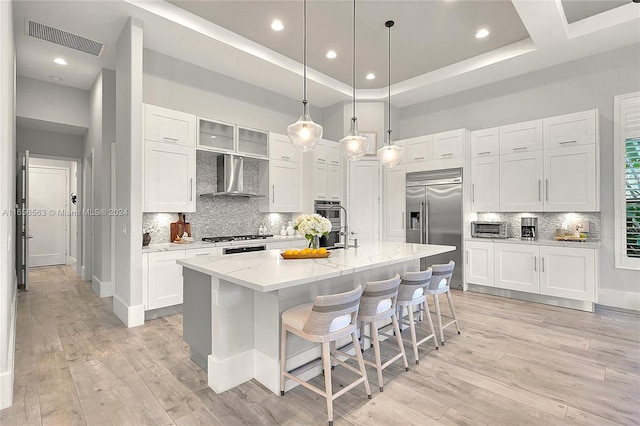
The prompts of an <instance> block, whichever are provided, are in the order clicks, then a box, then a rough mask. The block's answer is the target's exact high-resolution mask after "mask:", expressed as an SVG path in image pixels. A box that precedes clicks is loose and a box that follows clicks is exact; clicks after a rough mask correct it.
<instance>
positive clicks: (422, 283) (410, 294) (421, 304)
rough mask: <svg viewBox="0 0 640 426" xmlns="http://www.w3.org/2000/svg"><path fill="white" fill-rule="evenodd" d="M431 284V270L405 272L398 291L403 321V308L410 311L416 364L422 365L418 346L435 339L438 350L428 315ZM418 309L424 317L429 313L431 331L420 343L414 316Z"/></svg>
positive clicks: (435, 341)
mask: <svg viewBox="0 0 640 426" xmlns="http://www.w3.org/2000/svg"><path fill="white" fill-rule="evenodd" d="M430 282H431V268H429V269H427V270H426V271H418V272H405V273H404V275H403V276H402V281H401V282H400V288H399V289H398V302H397V303H398V307H399V308H400V316H401V319H402V318H404V315H403V314H402V308H404V307H407V308H408V311H409V330H410V331H411V345H412V346H413V356H414V357H415V360H416V364H420V356H419V355H418V346H419V345H421V344H423V343H425V342H426V341H428V340H429V339H433V342H434V343H435V345H436V349H438V339H437V338H436V332H435V330H434V328H433V322H432V321H431V316H430V315H429V314H428V312H429V311H428V308H427V304H426V301H427V296H426V295H425V288H426V287H427V286H428V285H429V283H430ZM416 306H417V307H418V312H419V314H420V316H421V317H422V311H423V310H424V311H426V312H427V321H428V323H429V330H430V331H431V334H429V335H428V336H426V337H425V338H423V339H421V340H420V341H418V339H417V337H416V322H415V318H414V316H413V309H414V308H415V307H416Z"/></svg>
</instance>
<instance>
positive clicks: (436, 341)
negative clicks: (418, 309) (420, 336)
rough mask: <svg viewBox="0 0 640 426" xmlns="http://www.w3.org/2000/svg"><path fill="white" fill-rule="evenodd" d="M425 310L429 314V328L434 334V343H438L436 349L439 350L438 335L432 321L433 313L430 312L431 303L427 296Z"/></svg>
mask: <svg viewBox="0 0 640 426" xmlns="http://www.w3.org/2000/svg"><path fill="white" fill-rule="evenodd" d="M423 303H424V312H425V315H426V316H427V322H429V330H431V335H432V336H433V343H435V344H436V350H439V349H440V348H439V347H438V336H436V330H435V329H434V328H433V321H431V313H430V312H429V304H428V303H427V298H426V297H425V299H424V302H423Z"/></svg>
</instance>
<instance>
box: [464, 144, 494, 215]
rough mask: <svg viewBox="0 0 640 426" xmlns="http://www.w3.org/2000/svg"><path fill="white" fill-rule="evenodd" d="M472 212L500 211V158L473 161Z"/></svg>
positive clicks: (480, 158)
mask: <svg viewBox="0 0 640 426" xmlns="http://www.w3.org/2000/svg"><path fill="white" fill-rule="evenodd" d="M471 211H474V212H497V211H500V157H499V156H497V155H496V156H491V157H477V158H472V159H471Z"/></svg>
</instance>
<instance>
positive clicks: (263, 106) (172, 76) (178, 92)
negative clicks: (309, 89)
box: [144, 49, 322, 134]
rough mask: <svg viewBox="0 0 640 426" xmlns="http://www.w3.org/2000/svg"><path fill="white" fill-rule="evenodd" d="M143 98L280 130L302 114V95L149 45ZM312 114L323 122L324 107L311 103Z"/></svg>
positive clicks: (145, 100)
mask: <svg viewBox="0 0 640 426" xmlns="http://www.w3.org/2000/svg"><path fill="white" fill-rule="evenodd" d="M144 102H145V103H149V104H152V105H158V106H162V107H165V108H171V109H175V110H178V111H184V112H188V113H192V114H196V115H200V116H203V117H207V118H211V119H214V120H220V121H225V122H229V123H234V124H241V125H244V126H248V127H253V128H256V129H260V130H267V131H271V132H276V133H281V134H286V133H287V126H288V125H289V124H291V123H294V122H295V121H297V120H298V118H299V117H300V115H301V114H302V103H301V101H300V100H296V99H291V98H288V97H286V96H282V95H279V94H277V93H274V92H270V91H268V90H265V89H262V88H259V87H256V86H252V85H250V84H247V83H244V82H242V81H239V80H235V79H233V78H230V77H226V76H223V75H221V74H218V73H215V72H213V71H209V70H206V69H204V68H201V67H198V66H196V65H193V64H189V63H187V62H183V61H180V60H178V59H175V58H171V57H169V56H166V55H163V54H160V53H157V52H155V51H152V50H149V49H145V50H144ZM311 116H312V118H313V120H314V121H316V122H319V123H321V122H322V112H321V111H320V110H319V109H315V108H312V109H311Z"/></svg>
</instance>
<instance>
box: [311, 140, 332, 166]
mask: <svg viewBox="0 0 640 426" xmlns="http://www.w3.org/2000/svg"><path fill="white" fill-rule="evenodd" d="M329 143H332V142H328V141H325V140H324V139H321V140H320V141H319V142H318V143H317V144H316V146H314V147H313V151H312V152H313V161H314V162H320V163H324V164H329V146H328V144H329Z"/></svg>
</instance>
